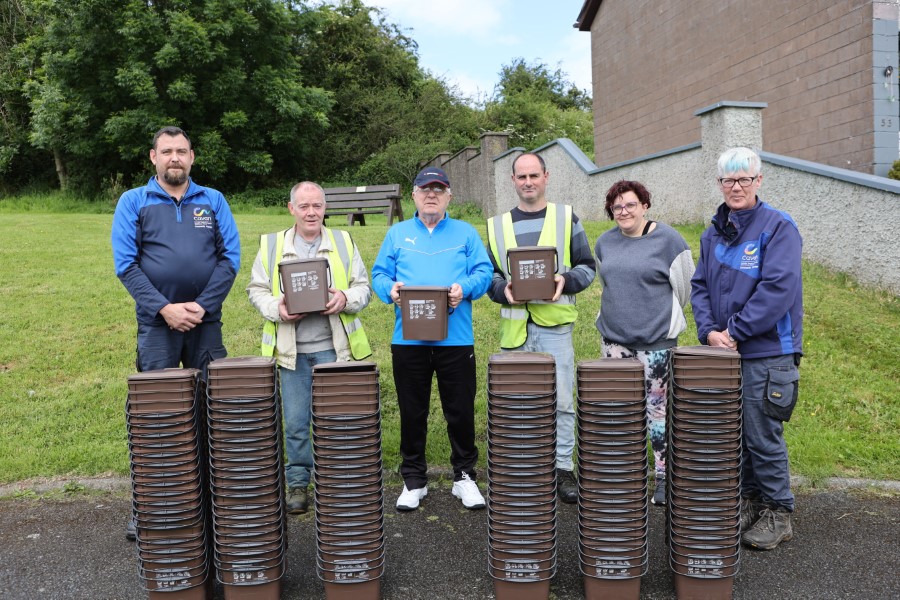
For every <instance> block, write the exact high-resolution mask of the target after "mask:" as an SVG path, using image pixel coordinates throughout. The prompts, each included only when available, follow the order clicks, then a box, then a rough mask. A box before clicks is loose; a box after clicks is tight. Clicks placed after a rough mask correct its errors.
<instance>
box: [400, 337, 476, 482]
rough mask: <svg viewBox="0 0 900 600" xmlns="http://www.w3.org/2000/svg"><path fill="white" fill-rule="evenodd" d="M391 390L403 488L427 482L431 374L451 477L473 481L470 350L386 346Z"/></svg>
mask: <svg viewBox="0 0 900 600" xmlns="http://www.w3.org/2000/svg"><path fill="white" fill-rule="evenodd" d="M391 357H392V363H393V365H394V386H395V387H396V388H397V403H398V404H399V407H400V456H401V458H402V462H401V464H400V475H401V476H402V477H403V481H404V482H405V483H406V487H407V488H409V489H411V490H412V489H417V488H420V487H423V486H424V485H426V484H427V483H428V476H427V472H428V464H427V462H426V460H425V444H426V441H427V437H428V410H429V405H430V401H431V380H432V377H433V376H434V375H435V374H436V375H437V382H438V393H439V394H440V397H441V408H442V409H443V411H444V419H446V421H447V436H448V437H449V438H450V463H451V464H452V465H453V478H454V480H459V479H461V478H462V474H463V473H466V474H468V475H469V477H471V478H472V479H473V480H474V479H475V464H476V462H477V461H478V448H477V447H476V446H475V386H476V383H475V349H474V347H473V346H421V345H405V344H392V345H391Z"/></svg>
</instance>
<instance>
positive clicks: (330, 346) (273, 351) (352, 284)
mask: <svg viewBox="0 0 900 600" xmlns="http://www.w3.org/2000/svg"><path fill="white" fill-rule="evenodd" d="M288 210H289V211H290V212H291V214H292V215H293V216H294V221H295V223H294V226H293V227H290V228H289V229H287V230H284V231H276V232H275V233H270V234H268V235H264V236H262V237H261V238H260V244H259V245H260V248H259V253H257V255H256V260H255V261H254V262H253V271H252V273H251V275H250V285H248V286H247V295H248V296H250V303H251V304H253V306H254V307H255V308H256V310H258V311H259V312H260V314H261V315H262V316H263V317H264V318H265V319H266V321H265V325H264V327H263V339H262V354H263V356H275V358H276V360H277V362H278V371H279V376H280V379H281V403H282V413H283V415H284V430H285V436H284V445H285V448H286V451H287V464H286V465H285V479H286V480H287V486H288V499H287V509H288V512H289V513H291V514H298V513H303V512H306V509H307V505H308V500H307V493H306V491H307V487H308V486H309V478H310V472H311V470H312V468H313V455H312V446H311V444H310V437H309V426H310V420H311V409H312V369H313V367H314V366H315V365H317V364H320V363H329V362H335V361H347V360H351V359H352V360H362V359H363V358H366V357H367V356H369V355H370V354H371V353H372V351H371V350H370V348H369V342H368V340H367V339H366V334H365V331H364V330H363V327H362V323H360V320H359V317H358V316H357V313H359V311H361V310H362V309H364V308H365V307H366V305H368V304H369V297H370V296H371V293H372V292H371V289H370V288H369V277H368V275H367V273H366V266H365V265H364V264H363V261H362V257H361V256H360V254H359V250H358V249H357V247H356V244H354V243H353V240H351V239H350V234H349V233H347V232H346V231H339V230H336V229H328V228H327V227H325V226H324V224H323V223H324V220H325V191H324V190H323V189H322V188H321V187H320V186H319V185H318V184H315V183H312V182H310V181H303V182H301V183H298V184H297V185H295V186H294V187H293V189H292V190H291V196H290V200H289V201H288ZM298 258H326V259H328V267H329V269H330V271H331V283H332V287H330V288H329V289H328V291H329V295H330V298H329V300H328V304H326V307H325V310H324V311H322V312H321V313H315V312H313V313H304V314H299V315H290V314H288V313H287V309H286V307H285V303H284V296H283V295H282V293H281V288H280V277H279V275H278V263H279V262H281V261H282V260H293V259H298Z"/></svg>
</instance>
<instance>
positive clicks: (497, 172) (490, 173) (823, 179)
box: [428, 102, 900, 295]
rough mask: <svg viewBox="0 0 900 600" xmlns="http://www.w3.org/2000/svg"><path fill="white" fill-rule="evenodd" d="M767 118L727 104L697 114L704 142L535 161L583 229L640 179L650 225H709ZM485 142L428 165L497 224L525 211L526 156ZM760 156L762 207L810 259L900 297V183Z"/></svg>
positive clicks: (559, 144)
mask: <svg viewBox="0 0 900 600" xmlns="http://www.w3.org/2000/svg"><path fill="white" fill-rule="evenodd" d="M768 110H769V109H768V108H765V105H764V104H759V103H747V102H719V103H716V104H714V105H710V106H708V107H706V108H703V109H700V110H692V111H689V114H691V115H697V116H694V117H692V118H693V119H695V120H696V121H698V122H699V123H700V127H699V130H700V131H699V133H698V136H697V139H699V141H697V140H692V141H693V143H691V144H686V145H684V146H680V147H676V148H667V149H666V150H664V151H662V152H659V153H656V154H653V155H648V156H642V157H638V158H635V159H633V160H631V161H625V162H620V163H617V164H614V165H608V166H605V167H597V166H596V165H594V164H593V163H592V162H591V160H590V159H589V158H588V157H587V156H585V155H584V153H583V152H582V151H581V150H580V149H579V148H578V147H577V146H576V145H575V144H574V143H573V142H572V141H571V140H567V139H558V140H554V141H553V142H550V143H548V144H545V145H544V146H541V147H540V148H537V149H534V150H533V151H534V152H537V153H538V154H540V155H541V156H542V157H543V158H544V160H545V161H546V163H547V169H548V171H549V172H550V179H549V181H548V184H547V199H548V200H550V201H551V202H563V203H566V204H570V205H572V207H573V209H574V211H575V214H577V215H578V216H579V217H580V218H582V219H586V220H590V221H600V220H606V218H607V217H606V215H605V213H604V212H603V202H604V197H605V194H606V190H607V189H609V187H610V186H611V185H612V184H613V183H615V182H616V181H618V180H619V179H634V180H638V181H641V182H642V183H644V185H646V186H647V189H649V190H650V192H651V194H652V195H653V206H652V207H651V209H650V212H649V213H648V214H649V217H650V218H652V219H654V220H658V221H663V222H665V223H670V224H687V223H708V222H709V219H710V217H711V216H712V215H713V213H714V212H715V209H716V207H717V206H718V205H719V204H720V203H721V202H722V192H721V190H720V188H719V186H718V185H717V184H716V180H715V178H716V160H717V158H718V156H719V154H720V153H721V152H723V151H724V150H726V149H728V148H731V147H734V146H750V147H756V148H760V147H762V143H761V142H762V130H763V129H764V125H765V119H764V118H763V114H765V115H766V116H768ZM697 117H699V118H697ZM480 141H481V148H480V152H478V153H477V154H474V155H472V152H471V150H468V152H459V153H457V154H456V155H454V156H452V157H451V156H450V154H448V153H445V154H439V155H437V156H435V157H433V158H432V159H431V160H430V161H428V164H432V165H436V166H442V167H443V168H444V169H446V170H447V173H448V175H449V176H450V182H451V184H452V187H453V196H454V202H456V201H460V202H474V203H475V204H477V205H478V206H479V207H481V209H482V210H483V211H484V214H485V216H487V217H489V216H492V215H495V214H499V213H502V212H505V211H507V210H510V209H511V208H512V207H513V206H516V204H518V198H517V197H516V194H515V190H514V188H513V184H512V181H511V179H510V174H511V172H512V171H511V169H512V162H513V160H514V159H515V158H516V157H517V156H518V155H519V154H521V153H522V152H524V151H525V149H524V148H512V149H509V150H507V149H506V141H505V135H504V134H498V133H489V134H485V135H483V136H482V138H481V140H480ZM467 154H468V155H467ZM761 156H762V159H763V167H762V172H763V175H764V177H765V180H764V182H763V186H762V188H761V189H760V197H761V198H762V199H763V200H765V201H766V202H768V203H770V204H771V205H772V206H775V207H776V208H779V209H783V210H785V211H787V212H788V213H790V214H791V216H792V217H793V218H794V220H795V221H796V222H797V225H798V227H799V228H800V233H801V235H802V236H803V240H804V244H803V256H804V258H806V259H808V260H810V261H812V262H815V263H819V264H822V265H825V266H827V267H829V268H831V269H835V270H838V271H843V272H846V273H850V274H851V275H852V276H853V277H856V278H857V280H858V281H860V282H861V283H863V284H866V285H870V286H875V287H879V288H882V289H885V290H888V291H890V292H892V293H894V294H897V295H900V261H898V260H897V256H898V255H900V237H898V236H897V235H896V234H895V232H894V229H895V228H896V223H898V222H900V182H898V181H894V180H892V179H885V178H882V177H877V176H874V175H868V174H863V173H859V172H855V171H850V170H847V169H841V168H836V167H830V166H827V165H823V164H820V163H814V162H808V161H804V160H799V159H796V158H794V157H787V156H782V155H780V154H777V153H771V152H768V151H766V152H761ZM855 207H878V209H877V210H878V218H876V219H872V218H851V217H850V215H856V214H857V213H858V212H859V210H858V208H855ZM590 241H591V244H592V245H593V242H594V240H590Z"/></svg>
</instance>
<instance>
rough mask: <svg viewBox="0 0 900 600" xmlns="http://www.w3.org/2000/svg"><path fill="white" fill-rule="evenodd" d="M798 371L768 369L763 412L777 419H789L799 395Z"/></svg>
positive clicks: (791, 369)
mask: <svg viewBox="0 0 900 600" xmlns="http://www.w3.org/2000/svg"><path fill="white" fill-rule="evenodd" d="M799 383H800V371H798V370H797V369H796V368H789V369H787V370H779V369H769V378H768V381H767V382H766V400H765V402H764V403H763V412H765V413H766V415H768V416H770V417H772V418H773V419H778V420H779V421H790V420H791V413H793V412H794V407H795V406H796V405H797V398H798V396H799Z"/></svg>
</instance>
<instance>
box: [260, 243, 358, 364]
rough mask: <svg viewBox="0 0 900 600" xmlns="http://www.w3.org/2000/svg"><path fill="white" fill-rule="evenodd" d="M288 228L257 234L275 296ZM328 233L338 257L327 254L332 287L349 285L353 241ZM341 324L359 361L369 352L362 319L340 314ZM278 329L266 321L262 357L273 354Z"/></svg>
mask: <svg viewBox="0 0 900 600" xmlns="http://www.w3.org/2000/svg"><path fill="white" fill-rule="evenodd" d="M289 231H291V230H290V229H288V230H285V231H281V232H277V233H270V234H268V235H264V236H261V237H260V240H259V247H260V250H261V259H262V263H263V269H265V270H266V272H267V273H268V274H269V280H270V281H271V282H272V295H273V296H274V297H276V298H278V297H280V296H281V279H280V276H279V273H278V263H279V262H280V260H279V259H280V258H281V256H282V253H283V251H284V236H285V235H287V233H288V232H289ZM326 231H327V232H328V239H329V241H330V242H331V247H332V248H335V249H336V250H337V254H338V257H337V258H338V259H339V260H334V258H335V256H334V254H333V253H329V254H328V267H329V269H331V282H332V287H334V288H335V289H338V290H346V289H349V288H350V283H349V280H348V277H347V273H348V272H349V271H350V268H351V266H352V259H353V257H352V255H351V252H352V249H353V241H352V240H351V239H350V234H349V233H347V232H346V231H339V233H340V234H341V235H339V236H337V237H335V235H334V232H333V231H332V230H331V229H327V230H326ZM338 316H339V317H340V319H341V324H342V325H343V326H344V332H345V333H346V334H347V340H348V341H349V343H350V354H351V356H353V358H355V359H356V360H362V359H363V358H366V357H367V356H370V355H371V354H372V349H371V348H370V347H369V339H368V337H366V332H365V330H364V329H363V326H362V322H361V321H360V320H359V317H357V316H356V315H350V314H344V313H340V314H339V315H338ZM277 330H278V324H277V323H275V322H273V321H269V320H266V322H265V324H264V325H263V334H262V344H261V346H260V352H261V354H262V355H263V356H274V355H275V340H276V333H277Z"/></svg>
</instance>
